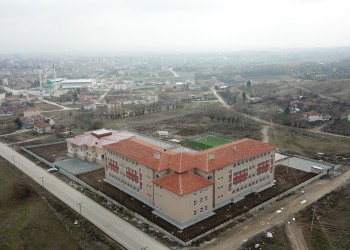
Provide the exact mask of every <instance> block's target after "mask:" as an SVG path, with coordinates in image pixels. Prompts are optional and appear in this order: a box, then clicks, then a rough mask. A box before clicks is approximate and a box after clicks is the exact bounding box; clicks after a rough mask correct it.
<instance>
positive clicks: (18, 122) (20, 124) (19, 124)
mask: <svg viewBox="0 0 350 250" xmlns="http://www.w3.org/2000/svg"><path fill="white" fill-rule="evenodd" d="M15 123H16V125H17V128H18V129H21V128H22V125H23V124H22V121H21V119H19V118H18V117H17V118H16V120H15Z"/></svg>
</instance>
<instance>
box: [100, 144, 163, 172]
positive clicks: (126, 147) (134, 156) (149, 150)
mask: <svg viewBox="0 0 350 250" xmlns="http://www.w3.org/2000/svg"><path fill="white" fill-rule="evenodd" d="M103 147H104V148H106V149H108V150H111V151H113V152H116V153H118V154H120V155H123V156H126V157H127V158H129V159H131V160H134V161H136V162H139V163H141V164H143V165H145V166H147V167H151V168H153V169H155V170H157V171H162V170H165V169H167V167H166V164H165V162H164V161H165V160H167V159H168V157H162V152H164V149H163V148H161V147H158V146H155V145H152V144H149V143H147V142H143V141H140V140H137V139H135V138H131V139H127V140H122V141H120V142H117V143H112V144H108V145H104V146H103ZM156 154H159V157H156Z"/></svg>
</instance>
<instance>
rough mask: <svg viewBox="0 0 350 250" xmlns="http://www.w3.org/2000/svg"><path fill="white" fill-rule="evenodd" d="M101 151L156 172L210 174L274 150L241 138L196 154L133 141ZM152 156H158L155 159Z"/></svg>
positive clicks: (113, 144) (129, 140)
mask: <svg viewBox="0 0 350 250" xmlns="http://www.w3.org/2000/svg"><path fill="white" fill-rule="evenodd" d="M233 145H235V146H233ZM234 147H235V148H234ZM104 148H106V149H108V150H111V151H113V152H116V153H118V154H120V155H123V156H125V157H127V158H129V159H131V160H134V161H136V162H139V163H141V164H143V165H145V166H147V167H150V168H152V169H154V170H156V171H162V170H165V169H170V170H173V171H175V172H177V173H184V172H186V171H189V170H191V169H194V168H197V169H200V170H202V171H205V172H212V171H214V170H216V169H218V168H221V167H226V166H228V165H230V164H232V163H235V162H238V161H241V160H245V159H248V158H250V157H253V156H256V155H258V154H262V153H265V152H269V151H272V150H275V149H276V148H275V147H274V146H271V145H269V144H266V143H263V142H260V141H256V140H252V139H242V140H239V141H235V142H232V143H229V144H225V145H222V146H218V147H215V148H211V149H207V150H204V151H200V152H174V151H171V150H165V149H163V148H161V147H158V146H155V145H153V144H150V143H147V142H144V141H140V140H138V139H136V138H131V139H126V140H122V141H120V142H117V143H112V144H109V145H105V146H104ZM156 155H158V156H157V157H156ZM211 158H213V159H211Z"/></svg>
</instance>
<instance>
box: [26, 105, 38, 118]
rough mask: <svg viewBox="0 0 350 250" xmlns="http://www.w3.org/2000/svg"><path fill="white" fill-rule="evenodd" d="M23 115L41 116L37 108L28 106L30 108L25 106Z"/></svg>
mask: <svg viewBox="0 0 350 250" xmlns="http://www.w3.org/2000/svg"><path fill="white" fill-rule="evenodd" d="M23 116H24V117H36V116H42V115H41V112H40V109H39V108H35V107H30V108H27V109H25V110H24V111H23Z"/></svg>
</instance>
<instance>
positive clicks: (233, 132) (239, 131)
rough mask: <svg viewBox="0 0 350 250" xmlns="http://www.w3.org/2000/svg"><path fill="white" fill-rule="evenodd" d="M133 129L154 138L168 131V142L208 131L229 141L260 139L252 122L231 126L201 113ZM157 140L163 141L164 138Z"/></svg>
mask: <svg viewBox="0 0 350 250" xmlns="http://www.w3.org/2000/svg"><path fill="white" fill-rule="evenodd" d="M133 129H135V130H136V131H137V132H140V133H142V134H146V135H149V136H153V137H155V138H157V137H158V136H157V134H156V132H157V131H158V130H167V131H169V137H168V138H167V139H168V140H170V139H178V140H180V141H184V140H185V139H188V138H189V136H194V135H202V134H206V133H207V132H208V131H210V133H212V134H217V135H218V136H221V137H224V138H227V139H230V140H237V139H238V138H244V137H248V138H252V139H257V140H259V139H261V126H260V125H258V124H256V123H254V122H251V121H249V122H248V121H246V120H244V119H241V121H239V122H236V123H233V124H230V123H228V122H222V121H219V122H218V121H217V120H216V119H215V120H213V121H211V120H210V118H209V117H207V116H206V115H205V114H203V113H202V112H194V113H192V114H189V115H185V116H181V117H176V118H170V119H166V120H161V121H158V123H156V124H154V123H152V124H149V125H147V124H146V125H145V124H142V125H140V126H135V127H134V128H133ZM158 138H159V139H163V140H164V137H163V138H160V137H158Z"/></svg>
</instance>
